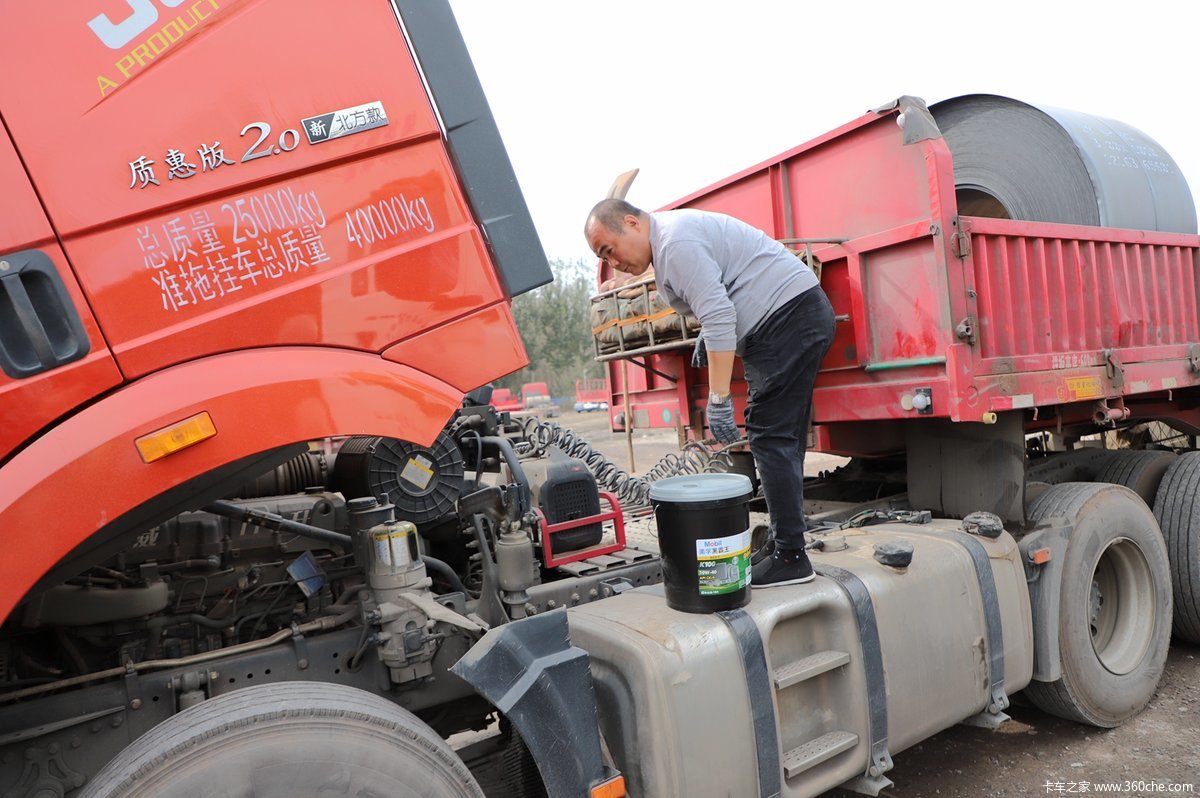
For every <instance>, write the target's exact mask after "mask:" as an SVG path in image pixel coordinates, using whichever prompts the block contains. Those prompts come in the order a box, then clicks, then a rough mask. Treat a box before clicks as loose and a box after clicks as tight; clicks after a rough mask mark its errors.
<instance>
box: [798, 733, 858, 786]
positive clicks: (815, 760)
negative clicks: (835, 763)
mask: <svg viewBox="0 0 1200 798" xmlns="http://www.w3.org/2000/svg"><path fill="white" fill-rule="evenodd" d="M856 745H858V735H857V734H855V733H854V732H848V731H831V732H829V734H823V735H821V736H820V737H818V738H817V739H815V740H810V741H808V742H807V743H805V744H804V745H802V746H800V747H798V748H793V749H792V750H790V751H788V752H787V753H786V754H784V755H783V773H784V775H785V776H786V777H787V778H789V779H790V778H793V777H795V776H798V775H800V774H801V773H803V772H804V771H806V770H808V769H809V768H813V767H816V766H817V765H819V764H821V763H822V762H824V761H825V760H827V759H830V758H832V757H835V756H837V755H838V754H841V753H844V752H846V751H849V750H850V749H851V748H853V747H854V746H856Z"/></svg>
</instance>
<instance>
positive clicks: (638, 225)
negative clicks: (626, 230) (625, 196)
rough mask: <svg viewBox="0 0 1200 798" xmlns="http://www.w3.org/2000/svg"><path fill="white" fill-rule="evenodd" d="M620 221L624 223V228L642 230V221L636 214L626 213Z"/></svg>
mask: <svg viewBox="0 0 1200 798" xmlns="http://www.w3.org/2000/svg"><path fill="white" fill-rule="evenodd" d="M622 221H623V222H624V223H625V226H626V227H632V228H633V229H634V230H641V229H642V219H641V217H640V216H637V215H636V214H632V213H627V214H625V218H624V219H622Z"/></svg>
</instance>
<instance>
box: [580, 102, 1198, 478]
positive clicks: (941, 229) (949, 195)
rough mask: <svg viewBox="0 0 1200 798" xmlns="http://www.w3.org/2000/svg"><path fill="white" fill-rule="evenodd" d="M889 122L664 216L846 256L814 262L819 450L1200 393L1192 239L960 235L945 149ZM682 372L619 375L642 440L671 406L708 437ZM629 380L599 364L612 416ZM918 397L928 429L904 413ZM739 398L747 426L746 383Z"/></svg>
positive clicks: (967, 226) (1092, 233)
mask: <svg viewBox="0 0 1200 798" xmlns="http://www.w3.org/2000/svg"><path fill="white" fill-rule="evenodd" d="M897 115H898V109H890V110H885V111H881V112H872V113H868V114H866V115H864V116H863V117H860V118H859V119H857V120H855V121H854V122H851V123H849V124H847V125H844V126H843V127H841V128H839V129H838V130H835V131H832V132H831V133H828V134H826V135H824V136H822V137H820V138H818V139H816V140H814V141H812V142H809V143H807V144H804V145H802V146H800V147H797V148H796V149H794V150H791V151H789V152H787V153H784V154H783V155H780V156H778V157H777V158H774V159H771V160H770V161H767V162H764V163H762V164H759V165H757V166H755V167H752V168H750V169H747V170H745V171H743V172H741V173H738V174H736V175H734V176H732V177H730V178H728V179H727V180H725V181H722V182H721V183H718V184H716V185H714V186H710V187H709V188H706V189H703V190H701V191H699V192H696V193H695V194H692V195H690V196H688V197H685V198H683V199H682V200H680V201H679V202H677V203H673V204H672V205H671V206H670V207H673V208H675V207H689V208H701V209H704V210H711V211H718V212H722V213H728V214H730V215H732V216H736V217H738V218H741V219H743V220H745V221H747V222H749V223H751V224H753V225H755V226H757V227H759V228H761V229H763V230H765V231H767V232H768V233H770V234H772V235H773V236H775V237H776V238H779V239H788V240H795V239H836V240H838V241H839V242H840V243H835V244H827V243H825V244H814V245H813V252H814V253H815V255H816V256H817V257H818V259H819V260H820V262H821V267H822V275H821V282H822V286H823V287H824V289H825V291H826V293H827V294H828V295H829V297H830V301H831V303H832V304H833V307H834V311H835V313H836V314H837V316H838V325H837V331H836V333H835V338H834V342H833V346H832V348H831V350H830V352H829V355H828V356H827V357H826V359H825V361H824V363H823V365H822V371H821V374H820V376H819V377H818V380H817V386H816V391H815V394H814V398H813V401H814V422H815V423H816V425H817V428H816V448H818V449H819V450H821V451H828V452H833V453H837V454H880V453H884V452H886V451H894V450H895V449H896V446H897V443H898V442H900V441H902V439H903V435H902V433H899V434H897V433H898V431H896V430H889V429H887V427H888V426H889V425H894V424H895V423H896V422H900V421H903V420H907V419H917V418H927V417H941V418H948V419H950V420H953V421H974V422H985V423H986V422H988V421H989V420H991V418H992V414H994V413H999V412H1005V411H1011V410H1023V409H1031V415H1032V413H1033V411H1035V410H1036V409H1038V408H1042V412H1043V415H1044V414H1045V413H1053V412H1055V411H1054V410H1051V408H1052V407H1057V408H1060V412H1065V409H1063V408H1062V406H1064V405H1076V404H1078V405H1080V406H1081V407H1082V408H1083V409H1086V411H1087V412H1086V414H1085V415H1086V416H1091V415H1092V414H1093V413H1094V412H1100V413H1106V414H1109V415H1111V412H1110V411H1111V410H1112V409H1113V406H1114V405H1115V406H1116V408H1117V410H1116V412H1119V413H1121V412H1123V411H1121V410H1120V407H1121V405H1122V400H1124V399H1126V398H1132V397H1136V396H1144V395H1147V394H1151V393H1158V392H1164V391H1166V392H1172V395H1173V396H1174V397H1175V398H1176V400H1178V399H1180V398H1181V394H1182V392H1184V391H1186V389H1189V388H1194V387H1196V386H1200V370H1198V369H1200V237H1197V236H1195V235H1182V234H1174V233H1156V232H1146V231H1138V230H1117V229H1108V228H1098V227H1083V226H1075V225H1062V224H1048V223H1041V222H1025V221H1014V220H1007V219H982V218H974V217H961V218H960V217H959V216H958V210H957V204H956V200H955V194H954V167H953V162H952V159H951V156H950V151H949V149H948V148H947V146H946V143H945V141H944V140H942V139H940V138H932V139H925V140H922V141H917V142H914V143H911V144H905V143H904V131H903V130H902V128H901V127H900V126H899V125H898V124H897ZM601 277H602V278H604V277H607V275H606V274H603V273H602V274H601ZM689 357H690V351H679V352H661V353H657V354H653V355H648V356H646V357H645V358H641V357H639V358H638V359H639V360H645V361H647V362H648V363H649V364H650V365H651V366H652V367H653V368H654V369H655V370H656V371H657V372H660V374H655V373H653V372H648V371H643V370H642V369H641V368H638V367H636V366H633V365H630V366H628V367H627V368H628V374H629V387H630V403H631V409H632V416H633V422H634V427H635V428H637V427H644V426H656V424H655V421H656V419H657V417H659V416H662V417H664V418H666V417H668V415H669V412H664V409H663V408H664V403H667V404H668V405H671V407H668V408H667V410H668V411H669V410H671V409H675V410H676V411H677V412H678V415H679V418H678V421H677V424H678V426H680V427H682V426H692V427H693V430H694V434H696V433H699V432H701V431H702V430H701V427H700V426H699V424H700V419H701V414H700V411H701V410H702V408H703V405H704V397H705V396H706V395H707V386H706V376H707V375H706V373H705V372H703V371H698V370H696V369H693V368H692V367H691V365H690V363H689ZM622 370H623V369H622V368H621V367H620V366H618V365H617V364H615V363H610V364H609V371H610V375H611V378H612V385H613V405H612V406H613V412H614V413H617V412H620V408H621V399H622V396H621V393H622V387H623V382H622V379H621V378H622ZM918 390H922V391H928V392H929V394H930V395H931V397H932V410H931V412H928V413H922V412H920V409H919V408H917V407H914V405H913V403H912V401H911V400H912V398H913V397H914V396H915V395H916V394H917V392H918ZM733 393H734V397H735V403H736V407H737V409H738V411H739V412H740V411H741V410H742V408H743V406H744V397H745V386H744V384H743V383H742V379H741V376H740V373H738V372H735V374H734V386H733ZM1071 412H1072V414H1076V413H1075V412H1074V410H1072V411H1071ZM1076 415H1077V414H1076ZM858 427H863V429H857V428H858Z"/></svg>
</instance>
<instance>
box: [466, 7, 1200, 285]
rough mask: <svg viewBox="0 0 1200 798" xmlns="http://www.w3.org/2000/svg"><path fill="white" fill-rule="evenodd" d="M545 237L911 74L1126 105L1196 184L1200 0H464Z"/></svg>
mask: <svg viewBox="0 0 1200 798" xmlns="http://www.w3.org/2000/svg"><path fill="white" fill-rule="evenodd" d="M450 5H451V8H452V9H453V11H454V13H455V16H456V18H457V20H458V23H459V28H460V29H461V30H462V33H463V38H464V40H465V41H466V44H467V49H468V50H469V51H470V53H471V57H472V60H473V61H474V63H475V68H476V71H477V72H478V73H479V78H480V82H481V83H482V84H483V89H484V92H485V93H486V95H487V97H488V101H489V103H490V104H491V108H492V113H493V115H494V116H495V118H496V123H497V125H498V126H499V128H500V134H501V136H502V137H503V139H504V143H505V147H506V148H507V150H508V153H509V157H510V159H511V160H512V163H513V168H514V169H515V171H516V175H517V180H518V182H519V183H520V184H521V189H522V192H523V193H524V195H525V200H526V202H527V203H528V205H529V209H530V212H531V213H532V215H533V220H534V224H535V225H536V227H537V230H538V234H539V236H540V237H541V240H542V245H543V247H544V248H545V250H546V254H547V256H548V257H550V258H552V259H554V258H558V259H563V260H575V259H580V258H582V259H585V260H587V261H589V262H592V261H594V258H592V256H591V253H590V251H589V250H588V247H587V243H586V242H585V241H584V239H583V234H582V226H583V221H584V217H585V216H586V215H587V212H588V210H590V208H591V206H592V205H593V204H594V203H595V202H596V201H597V200H599V199H602V198H603V197H604V195H605V193H606V192H607V191H608V188H609V186H610V185H611V184H612V181H613V179H614V178H615V177H616V176H617V175H618V174H620V173H622V172H625V171H627V170H629V169H632V168H635V167H636V168H639V169H640V170H641V172H640V174H639V175H638V177H637V180H636V181H635V182H634V184H633V187H632V189H631V190H630V193H629V196H628V199H629V200H630V201H631V202H633V203H634V204H636V205H639V206H641V207H644V208H647V209H654V208H658V207H661V206H663V205H667V204H669V203H671V202H673V201H675V200H678V199H680V198H682V197H684V196H686V195H687V194H690V193H692V192H693V191H696V190H698V189H701V188H704V187H705V186H707V185H710V184H712V183H715V182H717V181H718V180H721V179H722V178H724V177H727V176H729V175H731V174H733V173H735V172H738V171H741V170H742V169H745V168H746V167H749V166H752V165H754V164H756V163H759V162H761V161H764V160H766V159H768V158H770V157H772V156H774V155H777V154H779V153H781V152H783V151H785V150H788V149H791V148H792V147H795V146H797V145H799V144H802V143H804V142H806V141H808V140H810V139H813V138H815V137H817V136H819V135H821V134H823V133H825V132H827V131H829V130H832V129H834V128H836V127H838V126H840V125H842V124H844V123H846V122H849V121H851V120H853V119H855V118H857V117H859V116H860V115H862V114H863V113H864V112H866V111H868V110H870V109H872V108H877V107H879V106H881V105H885V104H887V103H889V102H891V101H892V100H894V99H896V98H897V97H899V96H901V95H905V94H911V95H915V96H918V97H922V98H924V99H925V100H926V101H927V102H928V103H930V104H932V103H934V102H937V101H939V100H943V99H947V98H950V97H956V96H959V95H963V94H973V93H990V94H1000V95H1004V96H1007V97H1012V98H1015V99H1018V100H1023V101H1025V102H1029V103H1034V104H1043V105H1050V106H1057V107H1060V108H1068V109H1072V110H1075V111H1082V112H1085V113H1089V114H1094V115H1096V116H1102V117H1109V118H1113V119H1118V120H1121V121H1123V122H1126V123H1127V124H1130V125H1133V126H1134V127H1136V128H1138V129H1140V130H1141V131H1142V132H1143V133H1146V134H1147V135H1149V136H1150V137H1151V138H1153V139H1154V140H1156V141H1157V142H1158V143H1159V144H1160V145H1161V146H1162V147H1163V148H1164V149H1166V151H1167V152H1168V153H1170V154H1171V156H1172V157H1173V158H1174V159H1175V161H1176V163H1177V164H1178V165H1179V167H1180V169H1181V170H1182V172H1183V174H1184V175H1185V177H1187V179H1188V183H1189V185H1190V186H1191V188H1192V192H1193V195H1194V196H1195V195H1197V194H1198V193H1200V124H1198V123H1200V107H1198V105H1197V104H1196V101H1195V99H1193V97H1194V95H1195V90H1194V88H1193V87H1192V86H1193V84H1194V83H1195V82H1196V80H1197V67H1196V65H1197V62H1196V60H1195V54H1194V52H1195V36H1196V30H1197V23H1198V22H1200V6H1195V7H1194V6H1192V4H1190V3H1181V2H1177V1H1174V2H1160V1H1159V0H1143V2H1139V3H1128V2H1120V3H1117V2H1109V0H1096V1H1095V2H1076V0H1042V2H1028V0H1009V1H1008V2H1005V3H990V2H962V0H958V2H946V1H945V0H926V1H925V2H921V3H878V2H870V3H856V2H850V0H841V1H840V2H836V1H835V2H820V3H814V2H802V0H791V1H788V0H736V1H735V2H730V1H729V0H720V1H718V0H686V2H685V1H683V0H606V1H605V2H599V3H598V2H587V3H583V2H574V1H573V0H450Z"/></svg>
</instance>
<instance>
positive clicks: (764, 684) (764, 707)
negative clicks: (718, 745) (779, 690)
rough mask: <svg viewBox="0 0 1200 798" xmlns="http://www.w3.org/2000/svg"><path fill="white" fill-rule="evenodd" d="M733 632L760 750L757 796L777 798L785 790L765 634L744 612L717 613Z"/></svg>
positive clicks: (737, 610) (756, 746)
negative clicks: (763, 637)
mask: <svg viewBox="0 0 1200 798" xmlns="http://www.w3.org/2000/svg"><path fill="white" fill-rule="evenodd" d="M717 615H718V616H720V618H721V620H723V621H724V622H725V624H726V625H727V626H728V627H729V629H730V631H732V632H733V638H734V640H736V641H737V645H738V650H739V651H740V652H741V654H742V669H743V670H744V671H745V672H746V687H747V689H748V690H749V692H750V706H751V709H752V710H753V712H754V740H755V746H754V747H755V749H756V750H757V751H758V794H759V796H760V798H778V796H779V793H780V790H781V789H782V785H781V777H780V764H779V738H778V736H777V735H776V732H775V702H774V700H773V697H772V693H771V690H772V688H771V674H770V671H769V670H768V669H767V655H766V652H765V651H764V650H763V640H762V633H761V632H759V631H758V625H757V624H755V623H754V620H753V619H752V618H751V617H750V616H749V615H747V614H746V611H745V610H742V609H733V610H725V611H723V612H718V613H717Z"/></svg>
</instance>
